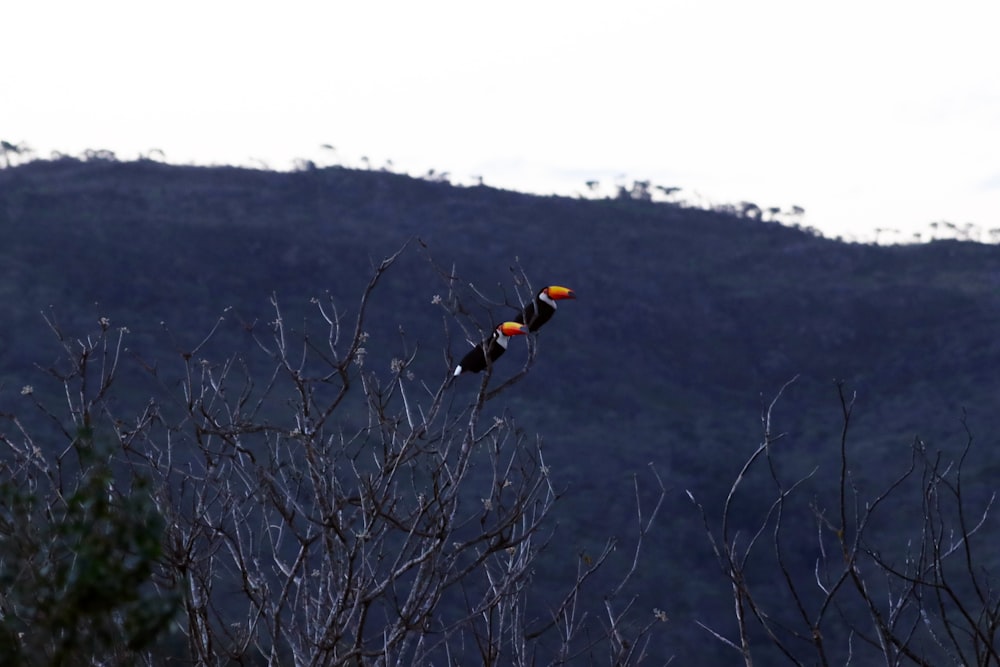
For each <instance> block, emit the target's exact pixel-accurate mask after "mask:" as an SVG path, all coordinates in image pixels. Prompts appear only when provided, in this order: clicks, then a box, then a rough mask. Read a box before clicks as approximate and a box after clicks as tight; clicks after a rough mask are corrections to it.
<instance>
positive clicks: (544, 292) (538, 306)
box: [514, 285, 576, 331]
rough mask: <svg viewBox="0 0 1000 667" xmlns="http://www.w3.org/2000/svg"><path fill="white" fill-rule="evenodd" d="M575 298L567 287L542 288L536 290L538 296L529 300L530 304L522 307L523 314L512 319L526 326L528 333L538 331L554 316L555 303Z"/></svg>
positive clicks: (550, 286) (551, 286) (552, 286)
mask: <svg viewBox="0 0 1000 667" xmlns="http://www.w3.org/2000/svg"><path fill="white" fill-rule="evenodd" d="M575 298H576V294H575V293H574V292H573V290H571V289H570V288H568V287H562V286H561V285H549V286H548V287H543V288H542V289H540V290H538V294H536V295H535V298H534V299H532V300H531V303H529V304H528V305H526V306H525V307H524V312H523V313H520V314H519V315H518V316H517V317H515V318H514V321H515V322H521V323H522V324H527V325H528V331H538V330H539V329H540V328H541V326H542V325H543V324H545V323H546V322H548V321H549V320H550V319H552V316H553V315H555V313H556V307H557V306H556V302H557V301H562V300H563V299H575Z"/></svg>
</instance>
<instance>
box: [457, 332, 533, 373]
mask: <svg viewBox="0 0 1000 667" xmlns="http://www.w3.org/2000/svg"><path fill="white" fill-rule="evenodd" d="M526 333H528V327H526V326H524V324H522V323H521V322H503V323H502V324H499V325H498V326H497V328H496V329H494V330H493V334H492V335H490V339H489V340H488V341H484V342H483V343H481V344H479V345H476V346H474V347H473V348H472V349H471V350H469V351H468V353H467V354H466V355H465V356H464V357H462V361H460V362H459V364H458V366H456V367H455V375H461V374H462V373H478V372H479V371H481V370H483V369H484V368H486V363H487V362H486V356H487V355H489V359H490V361H489V363H493V362H494V361H496V360H497V359H499V358H500V355H502V354H503V353H504V352H506V351H507V343H509V342H510V337H511V336H520V335H523V334H526Z"/></svg>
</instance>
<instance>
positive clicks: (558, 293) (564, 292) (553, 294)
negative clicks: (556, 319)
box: [545, 285, 576, 301]
mask: <svg viewBox="0 0 1000 667" xmlns="http://www.w3.org/2000/svg"><path fill="white" fill-rule="evenodd" d="M545 293H546V294H548V295H549V298H550V299H552V300H553V301H559V300H560V299H575V298H576V294H574V293H573V290H571V289H570V288H568V287H562V286H561V285H549V286H548V287H546V288H545Z"/></svg>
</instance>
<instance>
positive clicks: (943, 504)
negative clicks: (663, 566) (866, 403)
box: [689, 383, 1000, 666]
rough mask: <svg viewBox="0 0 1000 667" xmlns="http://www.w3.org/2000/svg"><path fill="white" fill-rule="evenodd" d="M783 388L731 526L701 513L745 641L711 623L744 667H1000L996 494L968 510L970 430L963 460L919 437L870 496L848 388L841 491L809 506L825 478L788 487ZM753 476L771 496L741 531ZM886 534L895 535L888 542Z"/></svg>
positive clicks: (766, 420)
mask: <svg viewBox="0 0 1000 667" xmlns="http://www.w3.org/2000/svg"><path fill="white" fill-rule="evenodd" d="M789 384H790V383H789ZM787 386H788V385H787V384H786V385H785V387H787ZM785 387H783V388H782V390H781V391H779V392H778V396H776V397H775V399H774V401H772V402H771V403H770V405H769V406H767V408H766V410H765V411H764V413H763V415H762V424H763V434H764V437H763V441H762V442H761V444H760V445H759V446H758V447H757V448H756V449H755V450H754V451H753V452H752V454H751V455H750V457H749V458H748V459H747V461H746V462H745V463H744V465H743V466H742V469H741V470H740V472H739V474H738V476H737V478H736V481H735V482H734V483H733V485H732V487H731V489H730V491H729V493H728V495H727V497H726V500H725V503H724V507H723V510H722V516H721V521H720V522H719V523H718V524H716V525H714V526H713V525H712V524H711V522H710V521H709V520H708V516H707V514H706V512H705V510H704V509H703V508H702V506H701V505H697V507H698V509H699V510H700V511H701V515H702V518H703V520H704V521H705V527H706V530H707V532H708V536H709V539H710V541H711V544H712V547H713V549H714V551H715V555H716V557H717V559H718V561H719V564H720V566H721V567H722V570H723V572H724V573H725V575H726V577H727V578H728V580H729V582H730V585H731V590H732V594H733V603H734V610H735V631H734V632H735V635H733V634H729V633H726V632H724V631H723V630H721V629H719V628H718V627H709V626H708V625H707V624H704V625H703V627H704V628H705V629H707V630H709V632H711V633H712V635H713V636H715V637H716V638H717V639H718V640H720V641H722V642H724V643H725V644H726V645H728V646H730V647H732V648H733V649H734V650H736V651H737V652H738V653H739V654H740V656H741V658H742V660H743V662H744V664H746V665H752V664H754V662H755V658H757V659H758V662H759V661H761V657H762V656H766V662H767V664H774V660H776V659H777V656H783V657H784V658H785V659H787V661H788V662H790V663H792V664H797V665H806V664H809V665H842V664H863V665H869V664H885V665H924V666H930V665H944V664H955V665H996V664H1000V651H998V649H1000V647H998V644H997V630H998V628H1000V595H998V591H997V589H996V588H995V586H994V584H993V580H992V576H991V567H990V563H991V558H992V550H993V545H995V544H996V537H995V536H992V540H991V536H990V535H987V532H988V531H989V529H990V528H992V529H994V530H995V529H996V528H997V526H996V524H995V523H993V522H991V518H992V517H991V515H990V510H991V508H992V505H993V501H994V500H995V492H992V491H989V492H987V493H986V494H983V495H982V496H981V497H982V498H983V500H981V501H979V502H978V503H973V502H971V501H970V500H969V496H970V494H969V490H968V487H967V485H966V483H965V480H964V477H963V466H964V465H965V463H966V461H967V457H968V455H969V453H970V451H971V446H972V441H973V439H972V436H971V433H970V432H969V430H968V427H967V426H966V436H967V438H966V443H965V446H964V449H963V450H962V451H961V452H960V453H959V454H958V456H957V459H956V460H954V461H949V460H947V459H946V458H945V457H944V456H943V455H941V454H934V453H932V452H930V451H929V450H928V448H927V446H926V445H925V444H924V443H923V442H922V441H921V440H919V439H917V440H916V441H915V442H914V443H913V446H912V448H911V452H910V453H911V456H910V458H909V460H908V461H905V462H902V465H901V469H900V470H899V471H897V473H896V476H895V478H894V480H893V481H891V482H889V483H887V484H885V486H884V488H882V490H881V491H879V492H876V493H865V492H864V491H863V486H864V485H862V484H860V483H859V482H858V481H857V479H856V473H857V467H858V465H859V464H858V461H857V460H856V455H855V453H854V452H853V451H852V449H851V447H850V446H849V440H850V439H849V437H848V436H849V427H850V425H851V416H852V413H853V410H854V403H855V397H854V396H853V395H850V394H849V393H848V392H847V391H846V390H845V389H844V387H843V384H838V385H837V389H838V396H839V402H840V409H841V419H842V423H843V426H842V430H841V435H840V442H839V461H840V463H839V469H838V470H837V471H836V472H835V473H833V474H832V478H833V479H836V480H837V481H836V484H835V487H836V488H835V489H834V492H833V494H832V495H831V496H826V497H827V498H828V500H825V501H821V500H818V499H817V500H814V501H811V502H810V501H808V500H806V499H805V498H804V497H803V496H804V493H805V491H804V489H805V487H806V485H807V484H808V483H809V482H810V481H811V480H814V479H815V478H816V477H817V475H816V474H815V473H816V472H817V470H818V468H817V469H816V470H813V471H812V472H811V473H808V474H805V475H803V476H801V477H798V478H797V479H793V480H791V481H788V480H786V479H784V478H783V476H782V474H781V473H780V470H781V465H780V461H779V459H780V458H781V451H782V448H781V446H780V444H779V440H780V439H781V438H782V434H780V433H777V432H776V431H775V430H774V427H773V425H772V411H773V408H774V406H775V404H776V402H777V401H778V398H779V397H780V396H781V394H782V392H783V391H784V389H785ZM962 423H963V425H964V424H965V421H964V418H963V422H962ZM754 475H758V476H760V477H761V478H762V479H760V480H755V481H759V482H767V483H769V484H770V486H771V488H772V495H771V497H770V500H769V503H768V504H767V506H766V510H765V511H764V513H763V516H761V517H759V520H758V521H757V523H756V525H751V526H750V529H749V530H737V529H736V527H735V524H736V523H737V520H736V518H735V515H736V508H737V506H738V505H739V503H740V501H739V497H740V496H741V492H742V489H743V487H744V486H745V485H746V484H747V483H749V481H750V479H751V477H753V476H754ZM822 476H826V477H831V472H830V471H823V475H822ZM689 496H690V497H691V499H692V501H694V496H693V494H691V493H690V492H689ZM810 517H811V521H809V518H810ZM803 519H805V521H807V522H808V523H807V525H806V526H803V525H802V521H803ZM810 524H811V525H810ZM886 525H892V526H893V527H894V530H893V531H891V533H890V534H887V531H885V530H884V526H886ZM805 528H809V529H805ZM900 532H902V533H904V534H905V539H899V538H898V534H899V533H900ZM803 553H811V554H815V556H814V558H813V560H812V563H811V565H810V564H808V563H807V567H805V568H802V567H798V565H799V563H797V562H796V561H797V560H802V554H803ZM775 591H778V592H780V593H782V594H783V595H782V597H781V601H780V602H775V595H774V593H775Z"/></svg>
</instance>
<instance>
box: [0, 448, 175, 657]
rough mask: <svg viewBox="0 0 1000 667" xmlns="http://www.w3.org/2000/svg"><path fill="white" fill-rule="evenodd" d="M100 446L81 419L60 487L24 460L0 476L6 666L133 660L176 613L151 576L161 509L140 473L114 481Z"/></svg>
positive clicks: (1, 623) (1, 641)
mask: <svg viewBox="0 0 1000 667" xmlns="http://www.w3.org/2000/svg"><path fill="white" fill-rule="evenodd" d="M105 449H106V448H104V447H101V446H99V445H97V444H96V443H95V441H94V438H93V434H92V433H91V432H90V431H89V430H88V429H86V428H82V429H80V431H79V433H78V434H77V439H76V440H75V441H74V442H73V445H72V448H71V452H72V455H74V456H75V457H76V458H77V463H78V466H79V467H78V469H76V471H75V472H76V474H73V475H68V477H70V478H71V479H69V481H68V484H67V485H66V488H63V485H62V484H61V483H57V481H56V480H53V479H51V478H49V477H48V476H46V475H36V474H31V473H32V471H33V470H34V467H33V462H30V461H29V462H25V463H24V465H23V467H22V468H21V470H20V472H19V473H12V472H11V471H10V469H9V468H8V469H7V470H6V472H7V474H5V475H4V478H3V479H2V481H0V498H2V502H0V507H2V510H0V590H2V591H4V592H3V594H2V595H3V597H2V618H0V663H2V664H4V665H83V664H95V663H97V662H99V663H100V664H131V662H132V660H133V657H132V656H133V655H134V652H136V651H141V650H143V649H146V648H148V647H150V646H151V645H152V644H153V643H154V642H155V641H156V640H157V638H158V637H159V636H160V635H161V634H162V633H163V632H164V631H165V630H166V628H167V626H168V623H169V622H170V619H171V618H172V617H173V615H174V612H175V610H176V599H174V598H172V597H167V596H163V595H161V594H160V593H158V592H157V591H155V590H154V589H153V587H152V585H151V582H152V578H153V575H154V571H155V569H156V567H157V563H158V561H159V559H160V557H161V550H162V540H163V531H164V521H163V518H162V517H161V516H160V514H159V513H158V512H157V509H156V506H155V504H154V502H153V499H152V498H151V496H150V493H149V489H148V488H147V483H146V482H145V480H143V479H142V478H141V477H135V476H133V477H132V478H131V480H130V482H129V486H128V487H125V488H122V487H120V486H119V484H118V483H117V481H116V478H115V475H114V473H113V471H112V464H111V462H110V461H109V458H108V452H106V451H105ZM68 454H69V452H68ZM69 458H70V457H69V456H67V457H64V460H63V466H66V467H69V466H71V465H72V464H71V463H70V462H69V460H68V459H69ZM64 476H67V475H64Z"/></svg>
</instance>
